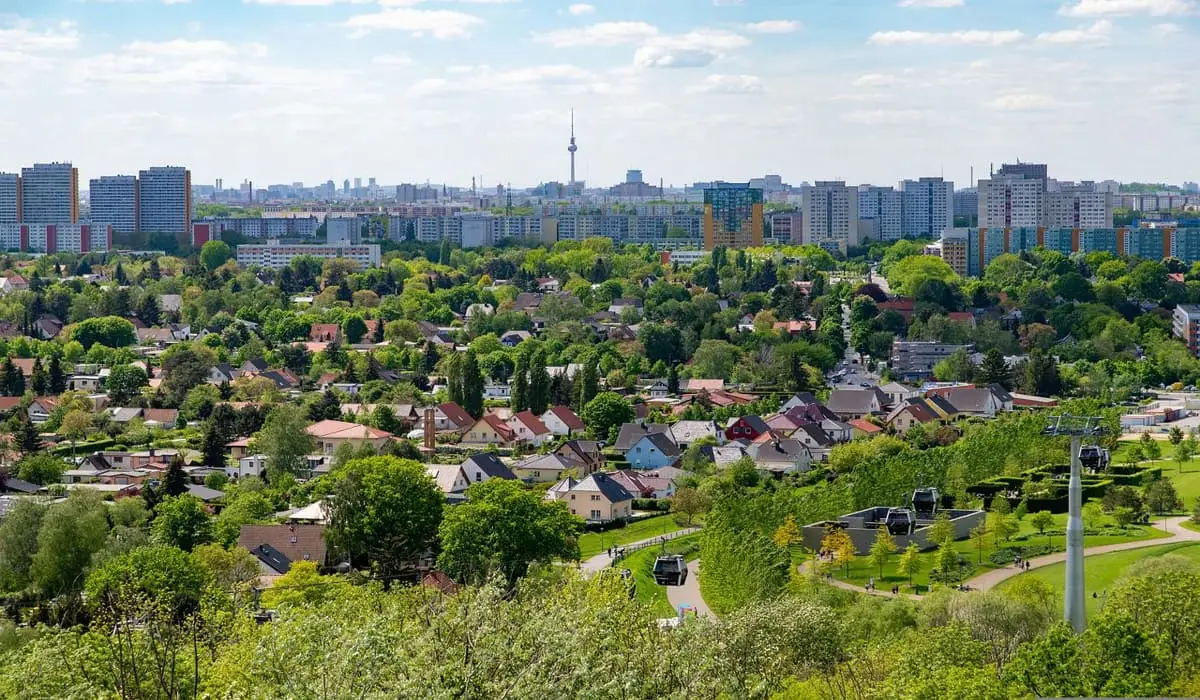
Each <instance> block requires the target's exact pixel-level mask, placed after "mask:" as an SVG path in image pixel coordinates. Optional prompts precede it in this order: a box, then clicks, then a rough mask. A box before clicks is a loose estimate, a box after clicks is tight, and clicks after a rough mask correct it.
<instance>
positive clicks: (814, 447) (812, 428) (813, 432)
mask: <svg viewBox="0 0 1200 700" xmlns="http://www.w3.org/2000/svg"><path fill="white" fill-rule="evenodd" d="M791 439H793V440H796V441H798V442H800V444H802V445H804V446H805V447H807V448H808V451H809V452H811V453H812V456H813V459H814V460H825V459H827V458H828V457H829V452H830V451H831V450H832V449H833V448H834V446H835V445H837V441H836V440H834V439H833V437H832V436H831V435H830V434H829V433H827V432H826V431H825V429H824V428H822V427H821V426H820V425H819V424H817V423H802V424H800V427H799V428H797V429H796V431H795V432H794V433H792V435H791Z"/></svg>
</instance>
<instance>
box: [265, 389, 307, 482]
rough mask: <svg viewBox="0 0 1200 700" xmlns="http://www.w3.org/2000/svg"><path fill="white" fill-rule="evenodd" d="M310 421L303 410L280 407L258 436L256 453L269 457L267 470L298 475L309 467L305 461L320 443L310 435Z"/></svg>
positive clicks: (272, 472)
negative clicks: (306, 466) (308, 428)
mask: <svg viewBox="0 0 1200 700" xmlns="http://www.w3.org/2000/svg"><path fill="white" fill-rule="evenodd" d="M307 427H308V421H306V420H305V419H304V412H303V411H302V410H301V408H300V407H299V406H292V405H288V404H281V405H276V406H274V407H273V408H272V409H271V413H270V414H268V415H267V420H266V422H264V423H263V427H262V430H260V431H258V432H257V433H255V434H254V439H253V440H252V442H253V446H254V450H255V451H256V452H259V453H262V454H264V455H266V456H267V469H268V471H269V472H270V473H271V475H272V477H274V475H275V474H276V473H282V474H291V475H295V474H297V473H299V472H300V470H301V469H303V468H304V466H305V461H304V457H305V456H306V455H308V454H310V453H312V451H313V450H314V449H316V440H314V439H313V437H312V436H311V435H309V434H308V431H307V430H306V428H307Z"/></svg>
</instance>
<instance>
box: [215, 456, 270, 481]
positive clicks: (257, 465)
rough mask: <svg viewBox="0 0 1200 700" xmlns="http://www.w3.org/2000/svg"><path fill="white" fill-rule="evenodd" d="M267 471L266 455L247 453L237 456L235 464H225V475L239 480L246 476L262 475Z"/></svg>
mask: <svg viewBox="0 0 1200 700" xmlns="http://www.w3.org/2000/svg"><path fill="white" fill-rule="evenodd" d="M266 471H267V456H266V455H247V456H244V457H238V458H236V463H235V464H228V463H227V464H226V465H225V476H227V477H229V478H230V479H231V480H233V481H237V480H238V479H241V478H242V477H246V476H258V477H261V476H262V475H263V474H264V473H266Z"/></svg>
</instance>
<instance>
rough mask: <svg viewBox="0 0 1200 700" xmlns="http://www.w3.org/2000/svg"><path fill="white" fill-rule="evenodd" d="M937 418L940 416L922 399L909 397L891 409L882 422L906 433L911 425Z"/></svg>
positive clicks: (932, 421)
mask: <svg viewBox="0 0 1200 700" xmlns="http://www.w3.org/2000/svg"><path fill="white" fill-rule="evenodd" d="M939 420H941V417H940V416H939V415H938V413H937V412H936V411H934V410H932V409H931V408H930V407H929V406H928V405H927V404H926V402H925V401H924V400H923V399H909V400H908V401H906V402H904V403H903V404H901V405H899V406H897V407H896V408H894V409H892V412H891V413H889V414H888V415H887V417H886V418H884V422H885V423H887V424H888V425H889V426H891V428H892V429H893V430H895V431H896V432H898V433H907V432H908V431H909V430H910V429H912V428H913V426H917V425H923V424H925V423H935V422H937V421H939Z"/></svg>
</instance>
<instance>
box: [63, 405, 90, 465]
mask: <svg viewBox="0 0 1200 700" xmlns="http://www.w3.org/2000/svg"><path fill="white" fill-rule="evenodd" d="M91 428H92V414H90V413H88V412H87V411H83V410H80V409H75V410H72V411H68V412H67V414H66V415H65V416H63V418H62V422H61V423H60V424H59V426H58V432H60V433H62V434H63V435H65V436H66V437H67V439H69V440H70V441H71V453H72V454H74V453H75V443H76V441H78V440H81V439H83V437H84V436H85V435H87V434H88V432H90V430H91Z"/></svg>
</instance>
